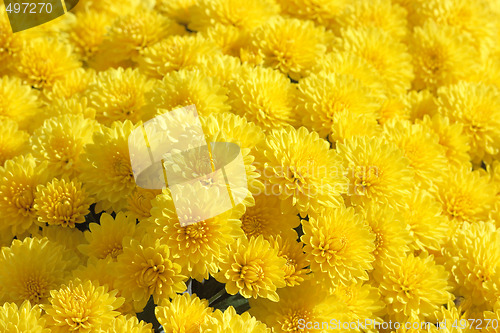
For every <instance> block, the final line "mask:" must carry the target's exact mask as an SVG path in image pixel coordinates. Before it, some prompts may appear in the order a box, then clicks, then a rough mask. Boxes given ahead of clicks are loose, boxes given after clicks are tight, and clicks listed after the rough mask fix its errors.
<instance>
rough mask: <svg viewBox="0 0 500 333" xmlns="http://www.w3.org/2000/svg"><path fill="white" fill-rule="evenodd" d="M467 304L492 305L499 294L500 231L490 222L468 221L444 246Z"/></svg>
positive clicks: (453, 279)
mask: <svg viewBox="0 0 500 333" xmlns="http://www.w3.org/2000/svg"><path fill="white" fill-rule="evenodd" d="M443 255H444V259H445V260H444V261H443V265H444V266H445V267H446V268H447V269H448V270H449V271H450V272H451V273H452V274H451V276H450V283H451V284H452V285H453V286H454V288H455V295H456V296H461V297H463V298H464V299H465V302H464V304H463V306H464V308H470V307H473V308H476V309H480V310H481V309H483V310H484V309H491V308H492V307H493V304H494V303H495V302H496V301H497V299H498V297H499V295H500V269H499V263H500V232H499V231H498V229H496V227H495V225H494V224H493V223H491V222H486V223H485V222H475V223H468V222H465V223H464V224H463V225H462V227H461V228H460V229H458V230H457V232H456V233H455V235H454V236H453V238H452V239H451V240H450V242H449V243H448V244H446V246H445V248H444V249H443Z"/></svg>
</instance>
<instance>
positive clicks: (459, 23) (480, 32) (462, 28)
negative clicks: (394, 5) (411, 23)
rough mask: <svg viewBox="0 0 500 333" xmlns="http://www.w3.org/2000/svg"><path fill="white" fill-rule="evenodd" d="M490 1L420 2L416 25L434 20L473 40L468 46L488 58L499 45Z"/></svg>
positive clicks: (416, 7) (416, 5)
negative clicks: (486, 55) (496, 45)
mask: <svg viewBox="0 0 500 333" xmlns="http://www.w3.org/2000/svg"><path fill="white" fill-rule="evenodd" d="M490 3H491V2H490V1H478V2H470V1H465V0H447V1H440V0H429V1H416V2H415V3H414V11H415V15H414V17H415V18H416V22H415V23H416V24H419V25H422V23H423V22H425V21H429V20H433V21H436V22H437V23H438V24H440V25H445V26H450V27H453V28H455V30H457V31H458V32H460V33H462V34H465V35H467V36H468V37H469V39H470V41H468V44H469V45H471V46H473V47H474V48H475V49H476V50H479V51H481V52H482V53H484V54H487V53H489V51H490V50H491V48H492V47H494V45H495V44H496V40H495V37H496V33H497V30H496V29H498V26H497V25H496V24H495V22H496V20H497V16H496V15H495V14H494V11H492V10H491V9H490V8H491V6H490Z"/></svg>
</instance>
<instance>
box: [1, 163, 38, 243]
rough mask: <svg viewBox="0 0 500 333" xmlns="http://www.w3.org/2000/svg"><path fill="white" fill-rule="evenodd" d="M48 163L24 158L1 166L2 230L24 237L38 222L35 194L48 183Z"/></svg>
mask: <svg viewBox="0 0 500 333" xmlns="http://www.w3.org/2000/svg"><path fill="white" fill-rule="evenodd" d="M47 177H48V175H47V165H46V163H42V164H37V162H36V161H35V159H34V158H33V156H32V155H21V156H17V157H15V158H13V159H11V160H8V161H7V162H5V164H4V166H3V167H1V166H0V230H2V232H4V230H5V229H8V228H10V229H11V230H12V233H13V234H21V233H23V232H24V231H26V230H28V229H29V228H30V227H31V226H32V224H33V223H34V222H35V221H36V211H35V208H34V207H33V205H34V202H35V191H36V187H37V185H39V184H45V182H46V180H47Z"/></svg>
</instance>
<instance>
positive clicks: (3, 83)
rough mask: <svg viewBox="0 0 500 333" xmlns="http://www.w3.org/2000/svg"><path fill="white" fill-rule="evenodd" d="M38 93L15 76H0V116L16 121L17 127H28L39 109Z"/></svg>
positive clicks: (23, 128) (24, 128)
mask: <svg viewBox="0 0 500 333" xmlns="http://www.w3.org/2000/svg"><path fill="white" fill-rule="evenodd" d="M38 96H39V94H38V92H37V91H36V90H34V89H31V87H30V86H29V85H27V84H23V83H22V81H21V80H20V79H19V78H17V77H9V76H3V77H1V78H0V116H1V117H6V118H9V119H11V120H13V121H16V122H17V123H18V125H19V128H20V129H22V130H26V129H28V128H29V127H30V124H29V122H30V121H31V118H32V117H33V116H34V115H35V114H36V113H37V112H38V111H39V107H40V102H39V101H38V100H37V98H38Z"/></svg>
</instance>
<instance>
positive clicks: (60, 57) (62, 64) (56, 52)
mask: <svg viewBox="0 0 500 333" xmlns="http://www.w3.org/2000/svg"><path fill="white" fill-rule="evenodd" d="M13 66H14V67H15V69H16V73H17V75H18V76H19V77H20V78H21V79H22V80H23V82H25V83H27V84H29V85H31V86H33V87H35V88H38V89H42V88H45V87H49V88H50V87H52V86H53V85H54V83H55V82H56V81H57V80H59V79H61V78H62V77H63V76H64V75H66V74H67V73H69V72H71V71H72V70H75V69H77V68H78V67H80V66H81V64H80V62H79V61H78V60H77V57H76V56H75V54H73V50H72V49H71V47H70V46H69V45H68V44H65V43H63V42H60V41H58V40H55V39H51V38H45V37H40V38H33V39H30V40H29V41H28V42H26V44H25V45H24V46H23V48H22V50H21V51H20V52H19V53H18V54H16V59H15V60H14V65H13Z"/></svg>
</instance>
